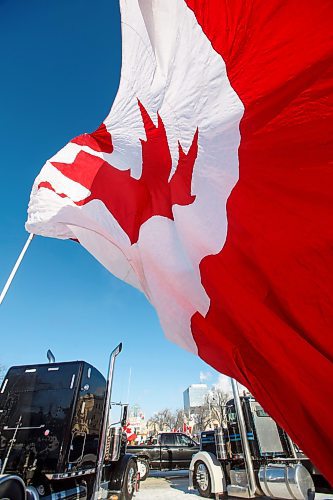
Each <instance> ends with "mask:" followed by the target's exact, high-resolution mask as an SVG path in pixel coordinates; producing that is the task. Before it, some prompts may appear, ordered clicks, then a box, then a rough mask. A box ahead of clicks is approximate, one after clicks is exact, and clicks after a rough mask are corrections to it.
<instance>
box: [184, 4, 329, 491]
mask: <svg viewBox="0 0 333 500" xmlns="http://www.w3.org/2000/svg"><path fill="white" fill-rule="evenodd" d="M186 2H187V4H188V6H189V7H190V8H191V9H192V10H193V11H194V14H195V16H196V18H197V20H198V22H199V24H200V25H201V27H202V29H203V31H204V33H205V34H206V36H207V37H208V38H209V40H210V41H211V43H212V45H213V47H214V49H215V50H216V51H217V52H218V53H219V54H220V55H221V56H222V57H223V59H224V61H225V63H226V66H227V72H228V76H229V79H230V82H231V85H232V87H233V89H234V90H235V91H236V92H237V94H238V96H239V97H240V99H241V101H242V102H243V104H244V107H245V113H244V117H243V119H242V122H241V126H240V132H241V144H240V148H239V162H240V166H239V168H240V179H239V182H238V183H237V185H236V187H235V189H234V190H233V192H232V195H231V196H230V198H229V201H228V235H227V241H226V244H225V246H224V248H223V249H222V251H221V252H220V253H219V254H218V255H216V256H209V257H206V258H205V259H204V260H203V261H202V263H201V275H202V280H203V284H204V286H205V289H206V291H207V293H208V295H209V296H210V299H211V306H210V310H209V313H208V315H207V316H206V317H205V318H203V317H202V316H200V315H199V314H197V315H195V316H194V317H193V319H192V331H193V335H194V337H195V340H196V343H197V345H198V348H199V353H200V356H201V357H202V358H203V359H205V360H206V361H208V362H209V363H210V364H212V365H214V366H215V368H217V369H218V370H220V371H222V372H225V373H228V374H230V375H232V376H235V377H236V378H238V380H240V381H241V382H242V383H243V384H245V385H246V386H248V387H249V388H250V389H251V390H252V391H253V393H254V395H255V396H256V397H257V398H258V399H259V400H260V401H261V402H262V404H263V405H264V406H265V408H266V409H267V411H269V412H270V413H271V414H272V415H273V416H274V417H275V418H276V420H277V421H278V422H279V423H280V424H281V425H282V426H283V427H284V428H285V429H286V430H287V431H288V432H289V434H290V435H291V436H292V437H293V438H294V439H295V441H296V442H298V443H299V444H300V445H301V446H302V448H303V449H304V450H305V452H306V453H307V454H308V455H309V456H310V457H311V458H312V459H313V461H314V462H315V463H316V464H317V465H318V467H319V468H320V470H321V471H322V472H323V473H324V474H325V475H326V477H327V478H328V479H329V480H330V481H331V482H333V472H332V471H333V459H332V453H331V450H332V449H333V438H332V433H331V431H330V426H331V424H330V422H331V414H330V407H331V401H332V397H333V393H332V380H333V367H332V359H333V342H332V330H333V328H332V326H333V325H332V318H333V311H332V302H331V298H332V296H333V289H332V286H333V274H332V271H333V252H332V243H333V224H332V221H333V213H332V212H333V203H332V201H333V200H332V164H331V163H330V159H331V158H332V142H331V137H332V131H333V130H332V125H331V123H332V122H331V121H330V120H331V117H330V113H329V102H328V97H327V96H331V95H332V94H331V92H332V56H331V54H332V37H331V35H330V33H331V19H332V18H333V12H332V10H333V4H332V2H330V1H324V0H322V1H320V2H315V1H314V0H309V1H307V2H300V1H298V0H292V1H290V2H279V1H271V2H264V1H263V0H256V1H251V2H246V1H245V2H244V1H243V0H233V2H226V1H221V0H209V1H207V2H201V1H200V0H186ZM216 275H218V276H219V279H218V280H216V279H214V281H213V279H212V277H213V276H216Z"/></svg>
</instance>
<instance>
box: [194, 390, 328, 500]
mask: <svg viewBox="0 0 333 500" xmlns="http://www.w3.org/2000/svg"><path fill="white" fill-rule="evenodd" d="M232 386H233V396H234V398H233V399H231V400H230V401H229V402H228V403H227V405H226V419H227V425H226V427H224V428H217V429H215V430H213V431H206V432H202V433H201V449H200V451H199V452H198V453H196V454H195V455H194V456H193V457H192V461H191V464H190V474H189V483H190V484H189V489H190V490H192V489H197V490H198V492H199V494H200V495H201V496H202V497H205V498H209V497H212V496H213V497H215V498H216V499H218V498H220V495H228V496H230V497H238V498H240V497H243V498H254V497H256V496H261V495H265V496H266V497H269V498H285V499H293V500H305V499H313V498H314V494H315V491H316V490H317V491H318V490H319V491H325V492H326V493H327V492H330V493H332V488H331V487H330V485H329V484H328V483H327V481H326V480H325V478H324V477H323V476H322V475H321V473H320V471H319V470H317V469H316V467H315V466H314V465H313V464H312V463H311V461H310V460H309V459H308V458H307V457H306V456H305V455H304V453H303V452H302V451H301V450H300V449H299V448H297V446H296V445H295V444H294V443H293V441H292V440H291V439H290V437H289V436H288V435H287V433H286V432H284V431H283V430H282V429H281V428H280V427H279V426H278V425H277V424H276V423H275V421H274V420H273V419H272V418H271V417H270V416H269V415H268V414H267V413H266V412H265V410H264V409H263V408H262V406H261V405H260V404H259V403H258V402H257V401H256V400H255V399H254V398H253V397H251V396H242V397H240V396H239V393H238V388H237V383H236V382H235V380H232Z"/></svg>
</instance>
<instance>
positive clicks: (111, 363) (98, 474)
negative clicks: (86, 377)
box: [91, 343, 122, 500]
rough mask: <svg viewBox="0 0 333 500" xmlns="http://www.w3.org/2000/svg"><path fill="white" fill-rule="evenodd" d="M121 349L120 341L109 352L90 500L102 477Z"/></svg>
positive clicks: (95, 497) (96, 491)
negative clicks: (116, 370)
mask: <svg viewBox="0 0 333 500" xmlns="http://www.w3.org/2000/svg"><path fill="white" fill-rule="evenodd" d="M121 350H122V344H121V343H120V344H119V345H118V346H117V347H116V348H115V349H113V351H112V352H111V355H110V359H109V369H108V378H107V382H106V394H105V403H104V415H103V423H102V428H101V433H100V443H99V450H98V460H97V466H96V479H95V482H94V490H93V494H92V496H91V499H92V500H95V499H96V500H97V498H98V492H99V489H100V484H101V479H102V468H103V463H104V455H105V442H106V434H107V428H108V424H109V417H110V406H111V405H110V403H111V393H112V382H113V372H114V365H115V361H116V357H117V356H118V354H119V353H120V352H121Z"/></svg>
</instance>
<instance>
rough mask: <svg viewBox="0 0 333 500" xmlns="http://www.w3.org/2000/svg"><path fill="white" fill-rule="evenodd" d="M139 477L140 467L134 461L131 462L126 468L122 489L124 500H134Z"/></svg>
mask: <svg viewBox="0 0 333 500" xmlns="http://www.w3.org/2000/svg"><path fill="white" fill-rule="evenodd" d="M137 476H138V467H137V465H136V462H135V461H134V460H129V461H128V463H127V466H126V470H125V474H124V481H123V487H122V492H121V493H122V495H121V498H122V500H132V497H133V494H134V492H135V486H136V481H137Z"/></svg>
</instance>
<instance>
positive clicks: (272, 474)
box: [258, 464, 315, 500]
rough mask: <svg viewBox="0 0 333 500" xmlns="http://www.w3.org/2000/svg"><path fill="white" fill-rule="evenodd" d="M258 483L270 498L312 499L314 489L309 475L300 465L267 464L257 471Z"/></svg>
mask: <svg viewBox="0 0 333 500" xmlns="http://www.w3.org/2000/svg"><path fill="white" fill-rule="evenodd" d="M258 477H259V483H260V487H261V489H262V491H263V492H264V494H265V495H266V496H268V497H271V498H286V499H292V500H307V499H309V500H310V499H313V498H314V495H315V488H314V484H313V480H312V478H311V475H310V473H309V472H308V471H307V469H306V468H305V467H304V466H303V465H302V464H268V465H262V466H261V467H260V469H259V475H258Z"/></svg>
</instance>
